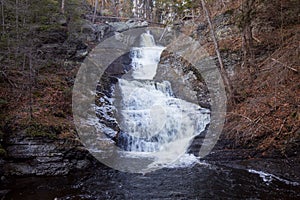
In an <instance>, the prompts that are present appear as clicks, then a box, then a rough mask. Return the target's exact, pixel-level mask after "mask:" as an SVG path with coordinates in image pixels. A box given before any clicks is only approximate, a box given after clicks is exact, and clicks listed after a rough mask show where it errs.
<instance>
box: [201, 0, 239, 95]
mask: <svg viewBox="0 0 300 200" xmlns="http://www.w3.org/2000/svg"><path fill="white" fill-rule="evenodd" d="M201 4H202V7H203V9H204V11H205V15H206V18H207V22H208V25H209V28H210V32H211V36H212V39H213V42H214V46H215V51H216V54H217V57H218V61H219V64H220V70H221V75H222V78H223V80H224V83H225V85H226V88H227V92H228V95H227V96H228V99H230V100H233V99H232V95H233V92H232V86H231V84H230V82H229V78H228V74H227V72H226V69H225V67H224V63H223V60H222V57H221V54H220V50H219V44H218V41H217V38H216V35H215V31H214V27H213V25H212V22H211V18H210V12H209V10H208V8H207V6H206V3H205V1H204V0H201Z"/></svg>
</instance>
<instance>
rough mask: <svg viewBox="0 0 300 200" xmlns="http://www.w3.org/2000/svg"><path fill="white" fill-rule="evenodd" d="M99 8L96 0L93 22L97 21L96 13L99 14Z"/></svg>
mask: <svg viewBox="0 0 300 200" xmlns="http://www.w3.org/2000/svg"><path fill="white" fill-rule="evenodd" d="M97 8H98V0H95V8H94V14H93V20H92V21H93V24H94V23H95V19H96V15H97Z"/></svg>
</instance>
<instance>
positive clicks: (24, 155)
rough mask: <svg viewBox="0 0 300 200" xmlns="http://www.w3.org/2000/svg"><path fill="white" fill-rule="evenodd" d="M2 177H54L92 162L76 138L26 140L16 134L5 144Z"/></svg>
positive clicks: (36, 138)
mask: <svg viewBox="0 0 300 200" xmlns="http://www.w3.org/2000/svg"><path fill="white" fill-rule="evenodd" d="M5 144H6V151H7V157H6V160H7V162H6V163H5V165H4V172H5V175H18V176H30V175H31V176H32V175H37V176H56V175H66V174H68V173H70V172H72V171H73V172H74V171H76V170H82V169H86V168H88V167H89V166H90V165H91V163H92V162H93V159H92V157H91V156H90V155H89V153H88V151H87V150H85V148H84V147H83V146H82V145H81V143H80V142H79V141H78V140H77V139H67V140H66V139H51V138H47V137H30V136H28V135H26V133H17V134H14V135H12V136H10V137H8V138H7V140H6V141H5Z"/></svg>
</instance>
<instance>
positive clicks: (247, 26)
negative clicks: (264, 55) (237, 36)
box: [242, 0, 255, 66]
mask: <svg viewBox="0 0 300 200" xmlns="http://www.w3.org/2000/svg"><path fill="white" fill-rule="evenodd" d="M254 3H255V0H243V1H242V12H243V19H242V20H243V21H242V27H243V31H242V41H243V57H244V58H243V60H244V63H243V65H242V66H248V65H249V64H252V61H253V60H254V54H253V36H252V26H251V20H252V12H253V5H254Z"/></svg>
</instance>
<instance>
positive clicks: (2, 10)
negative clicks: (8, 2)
mask: <svg viewBox="0 0 300 200" xmlns="http://www.w3.org/2000/svg"><path fill="white" fill-rule="evenodd" d="M1 18H2V20H1V21H2V35H4V32H5V19H4V18H5V17H4V0H1Z"/></svg>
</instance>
